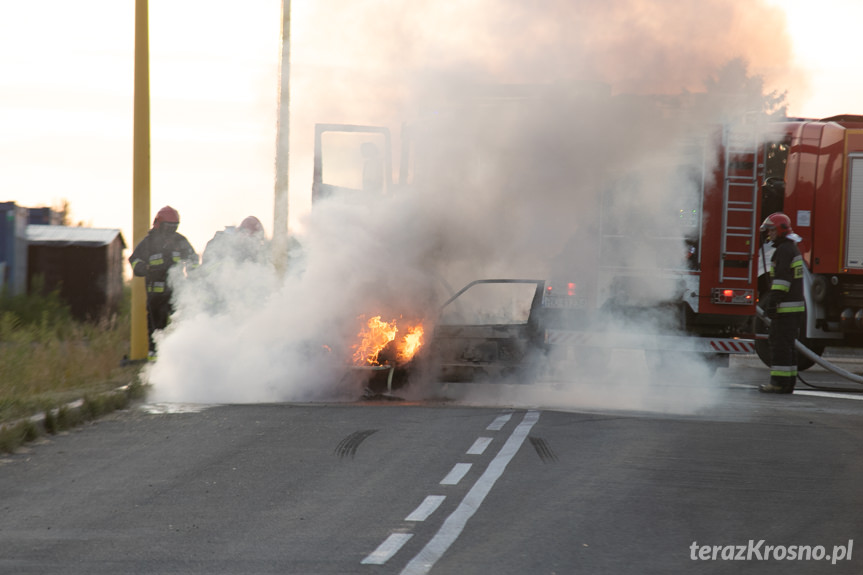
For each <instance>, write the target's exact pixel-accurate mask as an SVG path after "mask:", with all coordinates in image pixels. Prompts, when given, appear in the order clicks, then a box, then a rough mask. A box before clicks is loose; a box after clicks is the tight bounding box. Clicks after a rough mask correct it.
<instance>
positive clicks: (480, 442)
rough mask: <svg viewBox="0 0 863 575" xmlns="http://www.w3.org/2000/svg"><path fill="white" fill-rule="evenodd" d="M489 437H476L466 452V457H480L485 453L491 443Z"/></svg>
mask: <svg viewBox="0 0 863 575" xmlns="http://www.w3.org/2000/svg"><path fill="white" fill-rule="evenodd" d="M491 440H492V438H491V437H477V438H476V441H474V442H473V445H471V446H470V449H468V450H467V454H468V455H482V454H483V453H485V449H486V447H488V445H489V444H490V443H491Z"/></svg>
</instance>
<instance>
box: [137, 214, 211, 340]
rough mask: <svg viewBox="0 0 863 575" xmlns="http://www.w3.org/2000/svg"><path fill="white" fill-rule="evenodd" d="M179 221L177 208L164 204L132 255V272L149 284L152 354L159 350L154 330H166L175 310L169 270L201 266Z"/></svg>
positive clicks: (148, 334) (148, 298) (148, 309)
mask: <svg viewBox="0 0 863 575" xmlns="http://www.w3.org/2000/svg"><path fill="white" fill-rule="evenodd" d="M179 224H180V215H179V214H178V213H177V210H175V209H174V208H172V207H170V206H165V207H164V208H162V209H161V210H159V212H158V213H157V214H156V219H155V220H153V229H151V230H150V231H149V233H147V235H146V237H144V239H143V240H141V242H140V243H139V244H138V245H137V246H136V247H135V250H134V251H133V252H132V255H131V256H129V263H130V264H132V272H133V273H134V274H135V275H136V276H139V277H143V278H144V280H145V283H146V286H147V337H148V339H149V343H150V354H151V355H154V354H155V353H156V347H155V344H154V342H153V332H155V331H156V330H157V329H165V327H167V325H168V319H169V318H170V316H171V314H172V313H173V311H174V310H173V302H172V295H173V294H172V290H171V286H170V284H169V282H168V270H170V269H171V268H172V267H174V266H175V265H178V264H179V265H186V266H188V267H189V268H194V267H197V265H198V254H197V253H195V250H194V248H192V244H190V243H189V240H187V239H186V237H185V236H183V235H181V234H179V233H177V227H178V226H179Z"/></svg>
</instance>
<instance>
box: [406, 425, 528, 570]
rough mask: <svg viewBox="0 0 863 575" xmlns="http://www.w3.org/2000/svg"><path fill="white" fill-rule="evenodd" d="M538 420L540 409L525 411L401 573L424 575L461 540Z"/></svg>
mask: <svg viewBox="0 0 863 575" xmlns="http://www.w3.org/2000/svg"><path fill="white" fill-rule="evenodd" d="M498 419H499V418H498ZM538 420H539V412H538V411H528V412H527V413H526V414H525V416H524V419H523V420H522V421H521V423H519V424H518V426H517V427H516V428H515V431H513V432H512V435H510V436H509V439H507V440H506V443H505V444H504V445H503V447H502V448H501V450H500V452H499V453H498V454H497V455H496V456H495V458H494V459H493V460H492V461H491V463H489V465H488V467H487V468H486V470H485V472H484V473H483V474H482V475H481V476H480V478H479V479H478V480H477V482H476V483H475V484H474V486H473V487H471V489H470V491H468V493H467V495H465V498H464V499H463V500H462V502H461V503H460V504H459V506H458V507H457V508H456V510H455V511H453V512H452V514H451V515H450V516H449V517H447V518H446V520H445V521H444V523H443V525H442V526H441V528H440V529H439V530H438V532H437V533H435V535H434V537H432V538H431V540H430V541H429V542H428V543H427V544H426V546H425V547H423V549H422V550H421V551H420V552H419V553H418V554H417V555H416V557H414V558H413V559H411V560H410V562H409V563H408V564H407V566H405V568H404V569H403V570H402V572H401V575H422V574H424V573H428V572H429V571H430V570H431V568H432V567H433V566H434V564H435V563H436V562H437V561H438V559H440V558H441V557H442V556H443V554H444V553H446V550H447V549H449V547H450V545H452V544H453V543H454V542H455V540H456V539H458V536H459V535H460V534H461V532H462V530H463V529H464V526H465V525H466V524H467V521H468V519H470V518H471V517H473V514H474V513H476V511H477V510H478V509H479V506H480V505H481V504H482V502H483V500H485V497H486V495H488V493H489V491H491V488H492V487H493V486H494V484H495V482H496V481H497V480H498V478H500V476H501V475H503V472H504V470H505V469H506V466H507V464H508V463H509V462H510V461H511V460H512V458H513V457H515V454H516V453H517V452H518V450H519V448H520V447H521V444H522V443H524V440H525V438H526V437H527V435H528V433H530V430H531V428H532V427H533V426H534V424H535V423H536V422H537V421H538Z"/></svg>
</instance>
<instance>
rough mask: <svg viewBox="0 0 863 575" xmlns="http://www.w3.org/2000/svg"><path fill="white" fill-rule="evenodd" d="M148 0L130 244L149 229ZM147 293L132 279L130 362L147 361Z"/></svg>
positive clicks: (142, 23)
mask: <svg viewBox="0 0 863 575" xmlns="http://www.w3.org/2000/svg"><path fill="white" fill-rule="evenodd" d="M147 17H148V10H147V0H135V104H134V109H135V112H134V115H135V119H134V135H133V141H134V142H133V156H134V159H133V163H132V238H133V239H132V242H133V243H132V245H133V246H137V245H138V243H139V242H140V241H141V240H142V239H144V237H145V236H146V235H147V232H148V231H149V230H150V44H149V34H150V31H149V26H148V22H147ZM148 351H149V342H148V340H147V293H146V287H145V285H144V278H141V277H133V278H132V334H131V353H130V357H129V359H131V360H133V361H135V360H141V359H146V358H147V352H148Z"/></svg>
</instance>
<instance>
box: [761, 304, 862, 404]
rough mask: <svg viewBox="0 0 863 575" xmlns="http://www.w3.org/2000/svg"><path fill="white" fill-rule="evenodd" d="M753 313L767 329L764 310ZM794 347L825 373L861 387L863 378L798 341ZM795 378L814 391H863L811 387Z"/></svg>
mask: <svg viewBox="0 0 863 575" xmlns="http://www.w3.org/2000/svg"><path fill="white" fill-rule="evenodd" d="M755 313H756V314H758V317H760V318H761V320H762V321H763V322H764V324H765V325H766V326H767V327H768V328H769V327H770V323H771V322H770V318H769V317H767V314H765V313H764V310H763V309H761V307H759V306H755ZM794 347H795V348H796V349H797V351H798V352H800V353H801V354H803V355H804V356H806V357H807V358H809V359H810V360H812V361H814V362H815V363H817V364H818V365H820V366H821V367H823V368H824V369H826V370H827V371H829V372H832V373H834V374H836V375H838V376H839V377H842V378H844V379H847V380H848V381H850V382H852V383H858V384H861V385H863V376H859V375H857V374H855V373H851V372H850V371H847V370H845V369H842V368H841V367H839V366H838V365H834V364H832V363H830V362H829V361H827V360H826V359H824V358H823V357H821V356H820V355H818V354H817V353H815V352H814V351H812V350H811V349H809V348H808V347H806V346H805V345H803V344H802V343H800V340H795V341H794ZM797 378H798V379H799V380H800V381H801V382H803V383H804V384H806V385H808V386H809V387H812V388H814V389H820V390H822V391H837V392H845V393H863V390H857V389H845V388H841V387H822V386H818V385H813V384H811V383H809V382H808V381H806V380H805V379H803V378H802V377H800V374H799V373H798V374H797Z"/></svg>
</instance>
